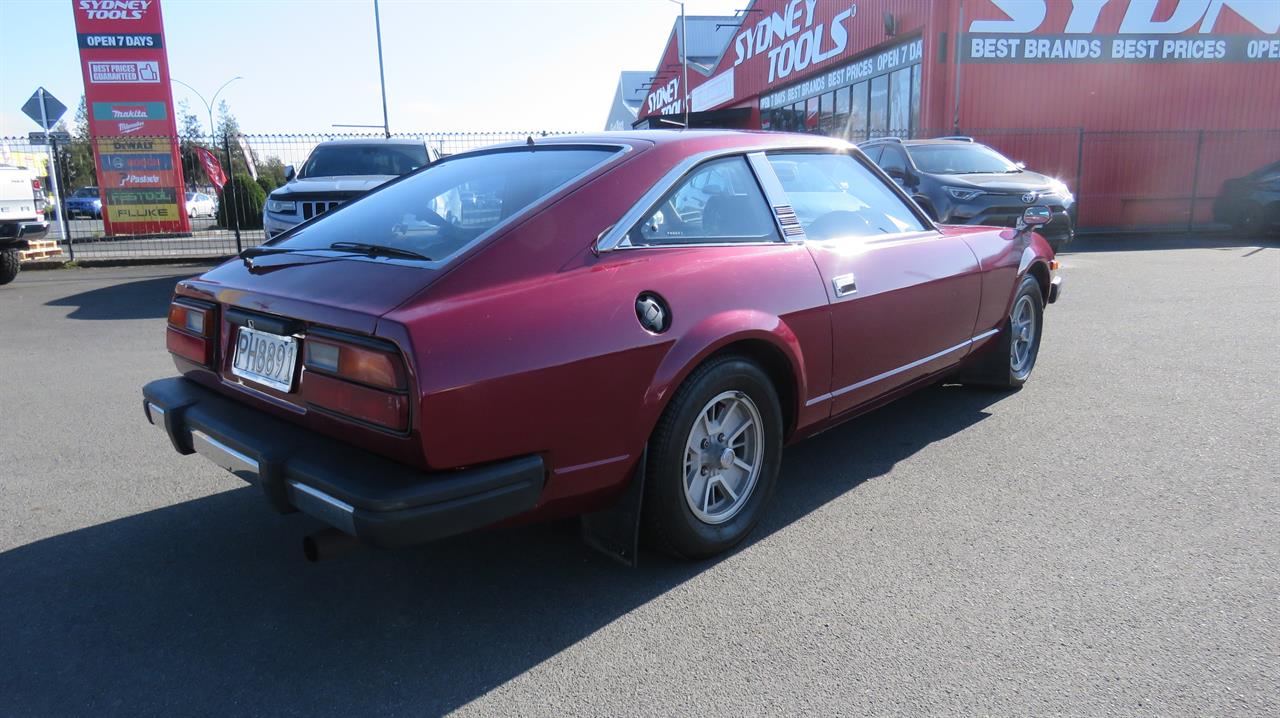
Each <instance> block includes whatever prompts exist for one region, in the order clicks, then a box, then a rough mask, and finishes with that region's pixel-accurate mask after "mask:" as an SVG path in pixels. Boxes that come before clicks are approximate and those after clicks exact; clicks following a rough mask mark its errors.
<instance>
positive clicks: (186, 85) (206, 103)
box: [169, 75, 244, 142]
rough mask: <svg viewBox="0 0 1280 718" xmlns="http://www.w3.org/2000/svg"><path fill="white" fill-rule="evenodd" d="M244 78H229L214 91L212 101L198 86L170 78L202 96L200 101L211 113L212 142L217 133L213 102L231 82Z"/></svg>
mask: <svg viewBox="0 0 1280 718" xmlns="http://www.w3.org/2000/svg"><path fill="white" fill-rule="evenodd" d="M243 79H244V78H243V77H241V76H239V75H236V76H235V77H233V78H231V79H230V80H227V81H226V82H224V83H222V87H219V88H218V90H217V92H214V93H213V100H212V102H211V101H209V100H206V99H204V95H202V94H200V91H199V90H197V89H196V88H194V87H192V86H191V85H188V84H187V83H185V82H183V81H182V80H178V79H175V78H172V77H171V78H169V81H170V82H176V83H178V84H179V85H182V86H183V87H185V88H187V89H188V90H191V92H193V93H194V94H195V96H196V97H198V98H200V101H201V102H203V103H204V109H205V110H206V111H207V112H208V113H209V141H210V142H212V141H213V135H214V134H215V130H214V127H213V104H212V103H213V102H217V101H218V95H221V94H222V91H223V90H225V89H227V85H230V84H231V83H233V82H235V81H236V80H243Z"/></svg>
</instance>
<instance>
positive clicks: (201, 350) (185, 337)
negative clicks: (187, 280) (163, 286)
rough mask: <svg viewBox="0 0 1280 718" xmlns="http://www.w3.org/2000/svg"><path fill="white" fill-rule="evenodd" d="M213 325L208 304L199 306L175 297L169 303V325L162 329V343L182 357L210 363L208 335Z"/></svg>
mask: <svg viewBox="0 0 1280 718" xmlns="http://www.w3.org/2000/svg"><path fill="white" fill-rule="evenodd" d="M216 329H217V326H216V324H215V322H214V320H213V308H212V307H203V306H199V305H197V304H196V303H194V302H188V301H181V302H179V301H175V302H173V303H171V304H170V305H169V328H168V330H167V331H166V332H165V347H166V348H168V350H169V351H170V352H173V353H174V354H177V355H178V356H180V357H183V358H184V359H190V360H191V361H193V362H196V363H197V364H203V365H204V366H212V365H213V348H214V341H213V340H212V339H211V335H212V334H213V333H214V332H215V330H216Z"/></svg>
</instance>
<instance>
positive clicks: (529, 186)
mask: <svg viewBox="0 0 1280 718" xmlns="http://www.w3.org/2000/svg"><path fill="white" fill-rule="evenodd" d="M616 151H617V150H615V149H612V148H603V147H572V146H566V147H537V148H531V149H523V148H522V149H518V150H507V151H501V152H491V153H485V154H477V155H471V156H468V155H460V156H458V157H455V158H452V159H449V160H446V161H443V162H438V163H436V164H435V165H433V166H431V167H430V168H428V169H425V170H423V171H422V172H419V173H418V174H415V175H413V176H411V177H406V178H405V179H403V180H401V181H399V182H394V183H392V184H388V185H385V186H384V187H381V188H379V189H378V190H375V191H374V192H371V193H369V194H367V195H365V196H363V197H361V198H360V199H358V200H354V201H352V202H350V203H348V204H346V205H343V206H342V207H341V208H340V209H338V210H337V211H333V212H330V213H327V214H325V215H322V216H321V217H320V218H318V219H316V220H315V221H313V222H311V223H308V224H305V225H302V226H299V227H298V228H297V229H295V230H294V231H293V233H292V234H290V235H289V236H288V237H287V238H286V239H284V240H283V241H281V242H276V243H273V245H272V246H279V247H291V248H294V249H328V248H329V245H331V244H333V243H335V242H362V243H367V244H376V245H382V246H384V247H393V248H395V249H403V250H408V251H411V252H415V253H417V254H421V255H424V256H426V257H428V258H429V259H430V260H432V261H441V260H445V259H448V258H449V257H451V256H453V255H454V254H457V253H458V252H459V251H461V250H462V249H463V248H464V247H466V246H467V245H469V244H471V243H472V242H474V241H475V240H477V239H479V238H480V237H481V236H483V235H484V234H485V233H486V232H488V231H489V230H491V229H493V228H494V227H495V226H496V225H498V224H499V223H501V222H502V221H504V220H506V219H508V218H509V217H511V216H513V215H515V214H517V213H519V212H520V211H521V210H523V209H525V208H526V207H529V206H531V205H533V204H535V203H536V202H538V200H540V199H542V198H543V197H546V196H548V195H550V194H552V193H553V192H555V191H556V190H557V189H559V188H560V187H562V186H563V185H564V184H565V183H567V182H569V181H570V180H572V179H574V178H575V177H577V176H579V175H581V174H583V173H585V172H587V171H588V170H590V169H592V168H593V167H595V166H597V165H599V164H600V163H602V162H604V161H605V160H607V159H608V158H609V157H610V156H611V155H612V154H613V153H614V152H616Z"/></svg>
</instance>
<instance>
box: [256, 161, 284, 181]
mask: <svg viewBox="0 0 1280 718" xmlns="http://www.w3.org/2000/svg"><path fill="white" fill-rule="evenodd" d="M263 178H266V179H267V180H268V181H269V182H270V183H271V186H272V188H275V187H281V186H283V185H284V182H285V179H284V162H281V161H280V158H279V157H276V156H275V155H272V156H271V157H268V158H266V159H265V160H263V161H261V162H259V163H258V179H259V180H261V179H263Z"/></svg>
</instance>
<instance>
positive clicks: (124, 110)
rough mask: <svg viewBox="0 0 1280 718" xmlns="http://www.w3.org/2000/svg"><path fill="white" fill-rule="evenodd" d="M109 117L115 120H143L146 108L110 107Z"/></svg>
mask: <svg viewBox="0 0 1280 718" xmlns="http://www.w3.org/2000/svg"><path fill="white" fill-rule="evenodd" d="M111 117H112V119H116V120H145V119H147V108H145V107H112V108H111Z"/></svg>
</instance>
